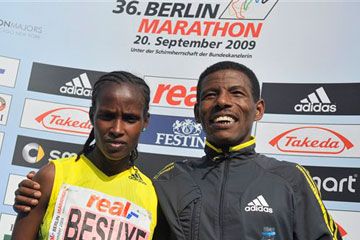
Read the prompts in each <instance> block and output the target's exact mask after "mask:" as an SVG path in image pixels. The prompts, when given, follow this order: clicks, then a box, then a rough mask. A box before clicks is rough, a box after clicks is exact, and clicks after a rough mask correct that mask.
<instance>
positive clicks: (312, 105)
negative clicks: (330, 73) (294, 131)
mask: <svg viewBox="0 0 360 240" xmlns="http://www.w3.org/2000/svg"><path fill="white" fill-rule="evenodd" d="M294 110H295V111H296V112H336V105H334V104H331V101H330V99H329V97H328V95H327V94H326V92H325V89H324V88H323V87H319V88H318V89H316V90H315V92H312V93H310V94H309V95H308V96H307V97H306V98H303V99H301V100H300V103H299V104H296V105H295V107H294Z"/></svg>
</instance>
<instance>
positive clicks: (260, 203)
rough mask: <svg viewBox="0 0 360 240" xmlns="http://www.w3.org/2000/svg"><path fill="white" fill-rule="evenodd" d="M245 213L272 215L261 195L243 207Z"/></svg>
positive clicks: (271, 210)
mask: <svg viewBox="0 0 360 240" xmlns="http://www.w3.org/2000/svg"><path fill="white" fill-rule="evenodd" d="M245 211H246V212H266V213H273V209H272V208H271V207H269V204H268V203H267V202H266V200H265V198H264V197H263V196H262V195H259V196H257V197H256V198H255V199H254V200H252V201H251V202H249V203H248V204H247V206H246V207H245Z"/></svg>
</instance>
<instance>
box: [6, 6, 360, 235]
mask: <svg viewBox="0 0 360 240" xmlns="http://www.w3.org/2000/svg"><path fill="white" fill-rule="evenodd" d="M359 11H360V1H322V0H319V1H308V0H306V1H305V0H304V1H282V0H279V1H274V0H273V1H271V0H268V1H264V0H262V1H261V0H256V1H245V0H243V1H231V0H224V1H211V0H209V1H186V0H169V1H153V2H152V1H141V2H139V1H121V0H120V1H116V0H106V1H105V0H104V1H100V0H99V1H91V0H87V1H86V0H77V1H70V0H69V1H45V0H44V1H0V143H1V144H0V147H1V155H0V164H1V167H0V174H1V176H2V179H1V181H0V188H1V190H0V200H1V202H0V213H1V218H0V223H1V224H0V238H1V239H8V238H9V234H11V227H12V226H11V224H12V222H13V221H14V217H15V213H14V211H13V210H12V208H11V204H12V202H13V190H14V188H16V185H17V183H18V182H19V181H20V179H21V178H22V177H23V176H25V175H26V173H27V172H28V171H29V170H30V169H36V168H37V167H35V166H34V167H29V166H31V165H26V166H25V165H22V166H21V165H19V164H14V159H13V157H14V154H15V152H17V150H16V149H17V144H18V143H19V141H20V140H18V139H19V138H20V137H19V136H27V137H33V138H39V139H45V140H57V141H60V142H62V143H73V144H83V142H84V141H85V139H86V138H85V137H84V136H85V135H86V133H85V135H84V133H79V132H77V133H75V132H74V129H75V128H76V127H74V129H72V130H69V129H65V127H66V126H63V128H61V129H55V130H54V129H53V128H51V126H50V122H51V121H50V120H51V119H50V120H49V121H50V122H47V123H45V122H44V121H43V122H39V121H35V120H34V119H35V118H36V117H37V116H39V115H40V114H42V112H41V111H45V112H46V111H50V109H53V108H54V107H55V106H59V107H64V106H65V107H77V111H80V110H79V109H84V111H86V109H87V107H88V106H89V104H90V101H89V100H88V99H86V96H85V95H86V94H84V93H80V94H78V95H71V94H69V92H68V93H67V94H62V93H61V92H57V93H55V92H54V91H55V90H54V89H51V87H52V86H54V84H60V85H61V86H65V85H66V83H68V85H66V86H76V81H79V82H80V84H82V85H83V86H82V88H83V89H85V88H86V78H87V77H88V78H89V80H90V82H93V81H94V80H95V79H93V78H91V76H93V75H94V74H96V73H98V72H107V71H113V70H126V71H130V72H133V73H135V74H137V75H139V76H142V77H145V79H146V81H147V82H148V83H149V85H150V86H151V90H152V102H151V109H150V110H151V114H152V115H153V116H154V118H153V120H154V119H156V121H164V122H166V121H167V122H168V125H169V126H171V124H172V123H173V122H175V120H174V119H175V118H178V119H180V120H179V122H180V124H185V123H187V124H190V125H191V126H194V123H193V113H192V106H193V100H194V92H195V88H194V86H195V85H196V79H197V77H198V75H199V74H200V73H201V72H202V70H204V69H205V68H206V67H207V66H209V65H210V64H213V63H215V62H217V61H222V60H232V61H237V62H240V63H243V64H245V65H247V66H248V67H250V68H252V69H253V70H254V71H255V73H256V74H257V76H258V78H259V80H260V82H261V83H265V82H266V83H289V84H295V83H297V84H298V83H301V84H308V85H306V86H307V87H308V88H309V90H308V91H307V92H306V94H305V93H304V94H303V93H301V94H302V95H301V94H299V96H298V100H297V101H298V102H299V103H300V100H302V99H303V98H306V97H307V96H308V95H310V94H311V93H313V92H315V91H316V89H317V88H318V87H319V86H317V85H321V87H324V89H325V91H326V93H327V96H328V98H329V100H330V102H331V103H332V104H337V103H336V102H334V100H333V99H334V98H335V96H331V94H330V92H328V91H329V90H327V86H328V85H327V84H339V91H340V92H341V87H342V85H341V84H345V83H360V79H359V71H358V70H359V57H360V46H359V44H358V43H359V42H360V28H359V27H358V23H359V21H360V16H359V14H358V13H359ZM35 63H39V64H45V67H47V69H50V66H55V68H56V69H55V70H54V72H55V73H57V72H56V71H58V75H59V79H60V78H61V76H65V75H64V74H65V73H64V72H65V71H66V69H68V68H70V70H69V72H70V73H68V75H67V76H69V77H68V78H63V79H61V81H63V82H62V83H55V81H58V80H57V79H55V77H54V78H53V77H50V76H49V75H45V74H43V75H41V74H42V73H43V70H41V71H40V70H39V69H40V68H38V66H39V64H35ZM41 69H42V68H41ZM74 69H76V71H75V70H74ZM36 70H38V71H37V72H36V73H35V71H36ZM71 71H73V72H71ZM74 72H78V73H79V74H76V73H74ZM91 72H92V74H91ZM71 73H74V74H73V75H71ZM83 73H87V75H86V74H85V75H81V74H83ZM76 78H77V80H74V79H76ZM79 79H80V80H79ZM59 81H60V80H59ZM312 84H317V85H316V86H315V85H314V87H313V88H311V86H312ZM60 85H59V86H60ZM166 85H167V86H168V87H169V88H167V90H164V88H163V91H161V87H164V86H166ZM356 86H358V85H356ZM174 87H175V88H174ZM40 89H42V90H40ZM63 89H64V88H63ZM67 89H70V88H67ZM87 89H88V90H89V89H90V90H91V86H87ZM171 89H173V90H171ZM301 92H303V91H301ZM277 94H278V95H281V94H282V92H281V91H279V92H277ZM335 94H336V93H334V95H335ZM342 94H344V95H343V96H342V97H343V98H347V99H348V98H350V99H351V98H354V99H355V100H354V101H353V104H354V105H359V102H356V100H357V99H358V98H357V97H356V96H357V94H359V92H358V91H357V92H356V91H355V92H345V93H342ZM80 95H82V96H80ZM337 97H338V98H339V96H337ZM286 101H287V99H284V104H285V103H286ZM320 102H321V103H325V102H324V101H323V99H320ZM268 104H271V103H268ZM357 110H358V108H357V109H356V108H354V110H353V111H352V113H351V114H347V115H337V114H336V113H334V114H331V115H329V114H327V113H326V112H321V113H317V114H316V113H314V114H311V113H310V114H309V113H308V114H302V113H298V114H286V113H281V112H279V113H267V114H266V115H265V117H264V119H263V121H262V122H260V123H258V124H257V126H256V127H255V128H254V133H256V136H257V138H258V139H259V140H258V144H257V148H258V151H259V152H264V153H266V154H269V155H273V156H275V157H276V158H278V159H281V160H288V161H293V162H298V163H301V164H303V165H305V166H312V167H323V168H324V169H325V173H326V174H328V177H327V181H328V185H326V184H325V185H321V184H320V187H321V186H322V187H323V190H324V189H325V190H326V189H328V192H330V193H331V194H333V195H331V196H330V197H329V199H328V200H326V201H325V204H326V206H327V207H328V209H330V210H331V212H332V213H333V215H334V218H335V220H336V221H337V222H338V223H339V224H340V225H341V226H342V227H343V228H344V230H345V231H346V232H347V234H346V235H345V237H344V238H345V239H356V237H355V236H359V235H360V230H359V229H357V228H356V224H357V222H356V220H357V219H360V218H359V216H360V214H359V212H360V200H359V191H360V189H359V181H360V180H359V179H358V173H359V169H360V137H359V136H360V135H359V134H358V133H359V131H360V130H359V126H360V111H358V112H357ZM73 114H74V116H75V115H76V117H79V118H81V119H82V120H81V121H86V115H85V119H83V118H84V117H83V116H79V115H81V114H79V113H75V111H74V113H73ZM64 117H65V116H64ZM186 119H188V121H187V122H186V121H185V120H186ZM79 121H80V120H79ZM179 122H178V123H179ZM279 123H280V124H279ZM47 124H48V125H47ZM65 125H66V124H65ZM308 125H312V126H314V125H316V126H317V127H319V126H322V127H326V128H327V129H336V130H337V131H338V132H341V134H342V136H345V137H346V138H347V139H348V140H349V141H350V142H351V144H352V145H353V146H352V147H351V149H349V150H348V149H346V150H344V151H342V152H340V153H337V154H332V155H331V156H330V155H329V154H318V153H314V151H312V152H311V151H310V152H309V151H305V153H302V154H294V153H290V152H284V151H279V150H278V149H276V148H274V146H272V145H271V144H269V141H270V140H271V139H272V138H273V137H275V136H276V135H278V134H280V133H282V132H283V131H286V130H288V129H293V128H295V127H302V126H308ZM277 126H281V128H278V127H277ZM334 126H335V127H334ZM161 127H162V126H159V125H156V124H155V123H154V125H153V127H152V128H153V132H149V133H146V134H147V135H144V137H143V138H142V140H141V144H140V146H139V150H140V151H141V152H144V153H155V154H163V155H169V156H170V155H171V156H189V157H198V156H201V155H202V150H201V147H202V145H201V141H200V140H201V139H203V135H201V134H203V133H201V134H200V133H199V132H193V135H194V136H195V135H196V139H195V138H194V139H195V140H196V141H197V143H198V145H197V146H195V145H196V144H195V142H192V144H188V145H187V144H185V143H182V145H181V146H179V145H176V144H175V143H174V142H171V141H170V140H169V141H167V140H166V141H165V140H161V139H165V136H170V135H169V134H175V135H176V134H177V133H175V132H171V131H174V129H171V127H170V130H166V129H162V128H161ZM85 132H86V131H85ZM163 132H164V133H163ZM160 133H163V135H161V134H160ZM151 134H154V136H151ZM159 134H160V135H161V136H162V138H161V137H160V138H159V136H160V135H159ZM166 134H168V135H166ZM183 134H184V133H183ZM305 134H308V135H309V136H312V137H314V136H317V135H318V134H320V135H322V134H324V135H326V134H325V133H319V132H307V133H305ZM153 138H154V139H155V138H156V139H155V140H154V139H153ZM325 138H326V139H328V138H327V137H325ZM325 138H324V139H325ZM195 140H194V141H195ZM39 141H40V140H39ZM324 141H325V140H324ZM36 149H37V153H36V157H34V155H31V154H30V155H31V156H30V155H29V156H30V161H32V160H33V161H37V160H36V158H38V160H39V161H40V160H41V157H42V155H41V148H39V147H36ZM15 150H16V151H15ZM20 151H21V150H20ZM20 151H19V154H20ZM63 153H64V152H63ZM60 155H61V154H60ZM19 156H21V155H19ZM22 156H24V155H22ZM24 158H25V160H26V156H25V157H24ZM31 159H32V160H31ZM156 164H157V165H158V167H159V168H160V166H161V165H162V163H161V162H157V163H156ZM344 169H345V170H346V171H350V170H351V171H353V172H352V173H351V175H349V176H348V178H347V177H346V181H345V180H344V181H345V182H344V181H343V182H342V183H340V182H339V179H343V178H344V176H341V173H342V172H341V171H345V170H344ZM315 170H316V169H315ZM332 170H334V173H335V171H336V174H338V175H336V176H332V175H331V174H333V172H332ZM323 181H325V180H323ZM341 184H343V185H342V186H343V188H341V187H340V185H341ZM329 189H330V190H329ZM341 194H347V195H346V196H344V197H343V198H341V196H340V197H339V195H341ZM339 199H343V200H339Z"/></svg>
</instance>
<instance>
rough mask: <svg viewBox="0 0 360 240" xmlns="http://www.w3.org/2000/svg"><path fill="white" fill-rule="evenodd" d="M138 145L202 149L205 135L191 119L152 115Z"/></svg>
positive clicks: (199, 126)
mask: <svg viewBox="0 0 360 240" xmlns="http://www.w3.org/2000/svg"><path fill="white" fill-rule="evenodd" d="M140 143H142V144H151V145H160V146H169V147H182V148H196V149H203V148H204V147H205V134H204V132H203V131H202V127H201V125H200V124H199V123H196V122H195V119H193V118H184V117H174V116H164V115H155V114H152V115H151V121H150V123H149V127H148V128H147V129H146V131H145V132H143V133H142V134H141V136H140Z"/></svg>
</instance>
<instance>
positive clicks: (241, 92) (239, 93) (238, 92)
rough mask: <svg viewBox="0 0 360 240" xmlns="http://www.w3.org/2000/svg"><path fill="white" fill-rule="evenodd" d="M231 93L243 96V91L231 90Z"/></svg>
mask: <svg viewBox="0 0 360 240" xmlns="http://www.w3.org/2000/svg"><path fill="white" fill-rule="evenodd" d="M231 93H232V94H233V95H235V96H244V95H245V94H244V92H243V91H232V92H231Z"/></svg>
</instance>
